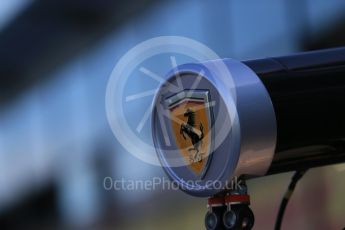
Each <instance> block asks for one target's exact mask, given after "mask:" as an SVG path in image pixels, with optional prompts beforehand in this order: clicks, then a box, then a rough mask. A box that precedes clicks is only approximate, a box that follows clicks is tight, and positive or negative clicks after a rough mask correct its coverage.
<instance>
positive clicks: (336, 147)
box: [244, 48, 345, 174]
mask: <svg viewBox="0 0 345 230" xmlns="http://www.w3.org/2000/svg"><path fill="white" fill-rule="evenodd" d="M244 63H245V64H246V65H247V66H249V67H250V68H251V69H252V70H253V71H254V72H256V73H257V74H258V76H259V77H260V78H261V80H262V81H263V83H264V85H265V86H266V88H267V90H268V92H269V94H270V96H271V99H272V102H273V106H274V110H275V113H276V119H277V129H278V130H277V133H278V136H277V147H276V153H275V156H274V159H273V163H272V165H271V167H270V169H269V172H268V174H272V173H278V172H285V171H291V170H297V169H303V168H307V167H316V166H321V165H327V164H333V163H340V162H344V161H345V144H344V141H345V48H338V49H330V50H322V51H314V52H307V53H301V54H297V55H292V56H286V57H277V58H266V59H260V60H252V61H244Z"/></svg>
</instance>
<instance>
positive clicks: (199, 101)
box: [166, 90, 212, 177]
mask: <svg viewBox="0 0 345 230" xmlns="http://www.w3.org/2000/svg"><path fill="white" fill-rule="evenodd" d="M166 102H167V105H168V109H169V111H170V120H171V125H172V132H173V136H174V139H175V142H176V146H177V148H178V149H179V151H180V154H181V156H182V157H183V158H184V160H185V161H186V163H187V164H188V165H189V168H190V169H191V171H192V172H193V173H194V174H196V175H197V176H200V177H203V176H204V175H205V173H206V170H207V168H208V164H209V161H210V159H211V156H210V153H211V145H212V133H211V127H212V113H211V106H210V95H209V92H208V91H207V90H184V91H182V92H180V93H178V94H176V95H174V96H172V97H170V98H167V99H166Z"/></svg>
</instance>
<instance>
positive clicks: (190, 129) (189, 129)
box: [180, 108, 204, 161]
mask: <svg viewBox="0 0 345 230" xmlns="http://www.w3.org/2000/svg"><path fill="white" fill-rule="evenodd" d="M183 116H184V117H187V118H188V119H187V123H184V124H181V127H180V134H181V135H182V136H183V138H184V139H185V140H186V136H185V134H186V135H187V136H188V137H189V138H190V140H191V142H192V144H193V147H192V148H189V149H188V151H189V152H191V151H195V155H194V156H193V160H197V159H196V158H199V160H198V161H201V157H200V156H199V152H200V147H201V145H202V139H203V138H204V127H203V126H202V123H201V122H200V124H199V129H200V132H201V134H200V135H198V134H197V133H196V132H195V112H193V110H191V109H190V108H188V109H187V110H186V112H185V113H184V114H183Z"/></svg>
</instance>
